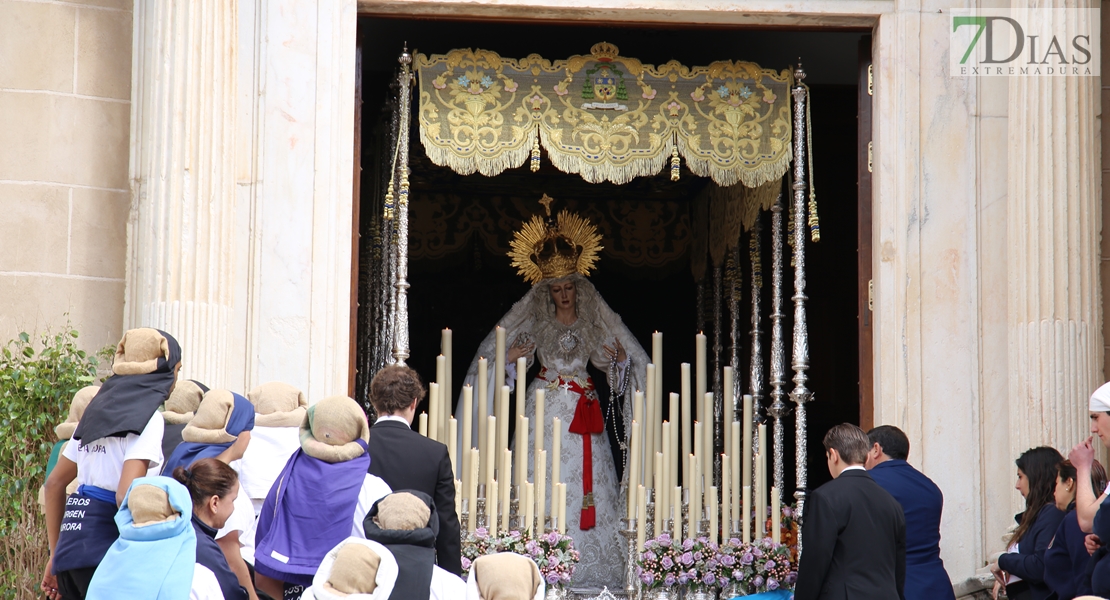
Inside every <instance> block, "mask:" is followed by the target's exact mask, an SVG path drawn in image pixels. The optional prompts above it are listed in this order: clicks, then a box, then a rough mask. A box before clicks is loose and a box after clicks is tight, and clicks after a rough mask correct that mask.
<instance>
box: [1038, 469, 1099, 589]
mask: <svg viewBox="0 0 1110 600" xmlns="http://www.w3.org/2000/svg"><path fill="white" fill-rule="evenodd" d="M1091 486H1092V488H1093V489H1096V490H1101V489H1103V488H1105V487H1106V470H1105V469H1103V468H1102V464H1101V463H1099V462H1098V461H1097V460H1096V461H1094V462H1093V463H1091ZM1077 487H1078V486H1077V484H1076V471H1075V466H1074V465H1072V464H1071V462H1070V461H1066V460H1065V461H1064V462H1062V463H1060V464H1059V465H1057V467H1056V493H1055V498H1056V508H1058V509H1060V510H1062V511H1064V513H1065V514H1064V518H1063V520H1062V521H1060V526H1059V527H1057V528H1056V534H1055V535H1054V536H1053V538H1052V542H1051V543H1050V544H1049V546H1048V549H1047V550H1045V553H1044V567H1045V568H1044V579H1045V582H1046V583H1047V584H1048V587H1049V589H1051V590H1052V591H1053V592H1054V593H1055V594H1056V600H1071V599H1072V598H1075V597H1076V596H1078V595H1079V593H1078V590H1079V587H1080V578H1081V577H1083V575H1084V573H1085V571H1086V568H1087V563H1088V562H1089V561H1090V559H1091V556H1090V554H1088V553H1087V548H1086V547H1085V546H1084V544H1083V541H1084V538H1086V534H1085V533H1083V530H1082V529H1080V527H1079V517H1078V515H1077V514H1076V512H1075V492H1076V488H1077Z"/></svg>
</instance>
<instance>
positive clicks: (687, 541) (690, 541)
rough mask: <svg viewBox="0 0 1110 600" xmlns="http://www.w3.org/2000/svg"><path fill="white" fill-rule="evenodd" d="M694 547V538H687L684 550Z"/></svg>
mask: <svg viewBox="0 0 1110 600" xmlns="http://www.w3.org/2000/svg"><path fill="white" fill-rule="evenodd" d="M693 547H694V540H690V539H688V540H685V541H684V542H682V549H683V550H689V549H691V548H693Z"/></svg>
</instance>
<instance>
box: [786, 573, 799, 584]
mask: <svg viewBox="0 0 1110 600" xmlns="http://www.w3.org/2000/svg"><path fill="white" fill-rule="evenodd" d="M797 580H798V572H797V571H791V572H789V573H787V574H786V583H787V585H794V582H795V581H797Z"/></svg>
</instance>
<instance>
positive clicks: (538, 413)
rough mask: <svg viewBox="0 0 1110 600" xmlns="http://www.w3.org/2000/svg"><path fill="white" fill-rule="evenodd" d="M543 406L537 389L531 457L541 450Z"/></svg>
mask: <svg viewBox="0 0 1110 600" xmlns="http://www.w3.org/2000/svg"><path fill="white" fill-rule="evenodd" d="M545 404H546V400H545V397H544V389H543V388H537V389H536V412H535V415H536V421H535V423H534V424H533V425H532V426H533V427H535V428H536V434H535V443H536V445H535V448H533V449H532V455H533V456H538V455H539V453H540V450H543V441H544V437H543V424H544V423H546V421H544V420H543V412H544V408H545V406H544V405H545ZM537 491H538V490H537Z"/></svg>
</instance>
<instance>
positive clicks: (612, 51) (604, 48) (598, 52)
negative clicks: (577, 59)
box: [590, 42, 620, 60]
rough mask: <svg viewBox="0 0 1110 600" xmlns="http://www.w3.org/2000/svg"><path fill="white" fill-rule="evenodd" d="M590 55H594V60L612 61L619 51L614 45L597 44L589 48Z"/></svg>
mask: <svg viewBox="0 0 1110 600" xmlns="http://www.w3.org/2000/svg"><path fill="white" fill-rule="evenodd" d="M590 54H592V55H594V58H598V59H602V58H607V59H610V60H612V59H614V58H616V57H617V56H618V55H619V54H620V50H618V49H617V46H616V45H615V44H610V43H609V42H598V43H596V44H594V45H593V47H591V48H590Z"/></svg>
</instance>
